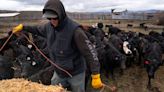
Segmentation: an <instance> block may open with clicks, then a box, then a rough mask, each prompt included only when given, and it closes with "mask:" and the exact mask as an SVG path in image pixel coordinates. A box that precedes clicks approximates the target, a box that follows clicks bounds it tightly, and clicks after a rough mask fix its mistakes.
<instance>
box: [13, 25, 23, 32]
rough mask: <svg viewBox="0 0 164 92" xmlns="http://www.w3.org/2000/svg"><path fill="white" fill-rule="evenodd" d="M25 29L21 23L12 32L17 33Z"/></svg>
mask: <svg viewBox="0 0 164 92" xmlns="http://www.w3.org/2000/svg"><path fill="white" fill-rule="evenodd" d="M22 30H23V24H19V25H18V26H16V27H14V28H13V30H12V32H13V33H16V32H20V31H22Z"/></svg>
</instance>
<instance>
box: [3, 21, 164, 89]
mask: <svg viewBox="0 0 164 92" xmlns="http://www.w3.org/2000/svg"><path fill="white" fill-rule="evenodd" d="M105 27H108V29H109V30H108V33H105V32H104V31H103V29H102V28H103V24H102V23H98V25H97V27H92V26H81V28H82V29H84V31H85V33H86V35H87V36H88V38H89V40H90V41H91V42H92V43H93V46H94V47H95V49H96V50H97V54H98V58H99V62H100V64H101V71H102V73H103V74H105V76H106V77H107V78H108V77H109V75H111V77H112V78H113V79H115V76H114V75H115V73H117V72H116V71H115V69H116V68H117V69H119V70H120V71H119V73H121V74H125V73H124V70H125V69H127V68H128V67H131V66H132V65H138V66H144V67H145V70H146V72H147V74H148V87H149V88H150V87H151V79H152V78H154V76H155V72H156V71H157V69H158V68H159V66H160V65H162V64H163V59H162V54H163V53H164V33H161V34H160V33H158V32H155V31H151V32H149V34H148V35H147V34H142V33H138V32H132V31H129V32H124V31H123V30H120V29H119V28H117V27H113V26H112V25H106V26H105ZM9 34H11V33H10V32H9ZM24 34H26V35H27V36H29V38H30V40H32V41H33V42H34V43H35V44H36V45H37V46H38V48H39V49H40V50H41V51H42V52H43V53H44V54H45V55H46V56H48V52H47V48H46V40H45V39H44V38H42V37H40V36H36V35H32V34H29V33H24ZM31 35H32V36H31ZM7 38H8V37H5V38H1V39H0V47H2V45H3V44H4V42H5V41H6V40H7ZM46 61H47V60H46V59H45V58H44V57H43V56H42V55H41V54H40V53H39V52H38V51H37V50H36V48H34V46H33V45H31V44H30V43H29V42H28V41H27V40H26V39H25V37H24V36H23V35H19V36H18V35H15V34H14V35H13V36H12V37H11V39H10V40H9V42H8V43H7V45H5V47H4V48H3V49H2V50H1V51H0V80H2V79H10V78H14V77H16V78H21V77H23V78H27V79H29V80H31V81H35V82H41V83H43V84H45V85H49V84H50V79H51V77H52V75H53V71H54V66H53V65H51V64H50V63H49V62H46ZM88 71H89V69H88ZM109 73H110V74H109ZM86 75H89V74H86ZM86 77H87V78H88V76H86Z"/></svg>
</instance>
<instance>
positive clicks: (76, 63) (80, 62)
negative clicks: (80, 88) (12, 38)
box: [23, 0, 100, 77]
mask: <svg viewBox="0 0 164 92" xmlns="http://www.w3.org/2000/svg"><path fill="white" fill-rule="evenodd" d="M46 10H52V11H54V12H56V13H57V15H58V17H59V26H58V27H55V28H54V27H53V25H52V24H51V23H50V22H48V23H46V24H44V25H42V26H24V28H23V30H25V31H28V32H31V33H34V34H37V35H40V36H43V37H45V38H46V39H47V46H48V51H49V56H50V59H51V60H52V61H53V62H54V63H55V64H57V65H58V66H60V67H61V68H63V69H65V70H67V71H68V72H69V73H70V74H72V75H76V74H79V73H82V72H84V71H85V70H86V64H88V66H89V68H90V70H91V72H92V74H97V73H99V70H100V64H99V61H98V58H97V53H96V50H95V49H94V48H93V46H92V44H91V42H90V41H89V40H88V38H87V36H86V34H85V33H84V31H83V30H82V29H81V28H80V27H79V24H78V23H76V22H74V21H72V20H71V19H69V18H68V17H67V15H66V12H65V9H64V7H63V4H62V3H61V1H59V0H49V1H48V2H47V3H46V4H45V6H44V9H43V13H45V11H46ZM86 62H87V63H86ZM55 71H56V72H57V73H58V75H59V76H60V77H68V75H67V74H66V73H65V72H63V71H61V70H59V69H58V68H55Z"/></svg>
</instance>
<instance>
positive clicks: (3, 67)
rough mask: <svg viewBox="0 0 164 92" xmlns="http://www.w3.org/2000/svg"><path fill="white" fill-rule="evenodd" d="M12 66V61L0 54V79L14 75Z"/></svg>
mask: <svg viewBox="0 0 164 92" xmlns="http://www.w3.org/2000/svg"><path fill="white" fill-rule="evenodd" d="M12 67H13V64H12V62H11V61H10V60H9V59H8V58H7V57H4V56H1V55H0V80H2V79H11V78H13V77H14V69H13V68H12Z"/></svg>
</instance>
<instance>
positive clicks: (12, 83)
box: [0, 79, 66, 92]
mask: <svg viewBox="0 0 164 92" xmlns="http://www.w3.org/2000/svg"><path fill="white" fill-rule="evenodd" d="M0 92H66V90H65V89H63V88H62V87H61V86H53V85H49V86H46V85H43V84H39V83H35V82H31V81H28V80H25V79H10V80H1V81H0Z"/></svg>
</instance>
